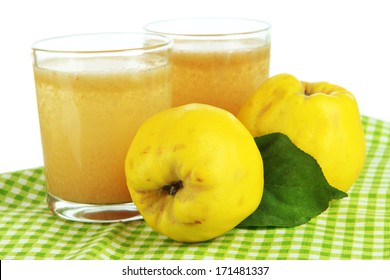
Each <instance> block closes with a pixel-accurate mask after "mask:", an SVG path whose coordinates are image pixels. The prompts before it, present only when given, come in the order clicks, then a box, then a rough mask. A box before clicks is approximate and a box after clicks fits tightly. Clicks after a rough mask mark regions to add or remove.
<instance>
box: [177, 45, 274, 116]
mask: <svg viewBox="0 0 390 280" xmlns="http://www.w3.org/2000/svg"><path fill="white" fill-rule="evenodd" d="M269 60H270V45H269V44H265V43H262V42H259V40H249V39H247V40H241V41H237V42H196V41H186V42H185V43H181V42H180V41H177V42H175V48H174V49H173V52H172V65H173V68H172V69H173V72H172V75H173V76H172V89H173V92H172V95H173V96H172V103H173V106H178V105H182V104H186V103H192V102H197V103H206V104H211V105H214V106H218V107H221V108H223V109H226V110H228V111H230V112H231V113H233V114H237V113H238V111H239V109H240V108H241V106H242V104H243V103H244V101H245V100H246V99H247V98H248V97H249V96H250V95H251V94H252V93H254V92H255V90H256V89H257V88H258V87H259V86H260V84H261V83H262V82H263V81H264V80H265V79H266V78H267V77H268V74H269Z"/></svg>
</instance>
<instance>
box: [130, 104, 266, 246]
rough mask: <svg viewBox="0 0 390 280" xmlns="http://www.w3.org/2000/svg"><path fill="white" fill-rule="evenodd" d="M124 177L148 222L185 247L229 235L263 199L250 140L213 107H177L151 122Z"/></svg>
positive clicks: (259, 165) (237, 124)
mask: <svg viewBox="0 0 390 280" xmlns="http://www.w3.org/2000/svg"><path fill="white" fill-rule="evenodd" d="M125 171H126V178H127V185H128V188H129V191H130V194H131V197H132V199H133V202H134V204H135V205H136V206H137V208H138V210H139V212H140V213H141V215H142V216H143V218H144V220H145V222H146V223H147V224H148V225H149V226H150V227H151V228H153V229H154V230H155V231H157V232H160V233H162V234H164V235H166V236H168V237H170V238H172V239H174V240H177V241H182V242H200V241H205V240H208V239H212V238H215V237H217V236H220V235H222V234H224V233H226V232H227V231H229V230H231V229H232V228H234V227H235V226H236V225H238V224H239V223H240V222H241V221H243V220H244V219H245V218H246V217H248V216H249V215H250V214H252V212H254V211H255V210H256V209H257V207H258V205H259V204H260V200H261V198H262V194H263V185H264V178H263V161H262V158H261V155H260V152H259V150H258V148H257V146H256V143H255V141H254V139H253V137H252V135H251V134H250V133H249V131H248V130H247V129H246V128H245V127H244V126H243V125H242V124H241V122H240V121H238V120H237V118H236V117H234V116H233V115H232V114H231V113H229V112H227V111H225V110H222V109H219V108H216V107H213V106H210V105H202V104H189V105H184V106H180V107H175V108H171V109H168V110H166V111H163V112H160V113H158V114H156V115H154V116H152V117H151V118H149V119H148V120H146V122H144V123H143V124H142V125H141V127H140V128H139V130H138V131H137V133H136V136H135V138H134V140H133V142H132V144H131V145H130V148H129V151H128V154H127V158H126V163H125Z"/></svg>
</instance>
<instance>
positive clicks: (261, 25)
mask: <svg viewBox="0 0 390 280" xmlns="http://www.w3.org/2000/svg"><path fill="white" fill-rule="evenodd" d="M202 21H204V22H205V21H214V22H219V23H222V22H223V21H225V22H227V21H230V22H242V23H245V22H246V23H251V24H252V25H257V26H258V27H256V28H249V29H247V30H243V31H232V32H210V33H208V32H175V31H168V30H167V28H165V29H164V28H159V27H158V26H159V25H162V24H169V23H174V22H177V23H191V22H192V23H195V22H202ZM153 25H156V26H157V27H158V28H152V26H153ZM176 26H180V25H176ZM143 28H144V30H145V31H147V32H151V33H155V34H156V33H157V34H160V35H166V36H182V37H223V36H235V35H250V34H256V33H261V32H266V31H269V30H270V29H271V24H269V23H268V22H266V21H262V20H258V19H251V18H239V17H188V18H171V19H163V20H158V21H153V22H150V23H148V24H145V25H144V27H143ZM171 29H172V28H171Z"/></svg>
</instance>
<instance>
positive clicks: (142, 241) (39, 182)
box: [0, 116, 390, 260]
mask: <svg viewBox="0 0 390 280" xmlns="http://www.w3.org/2000/svg"><path fill="white" fill-rule="evenodd" d="M362 121H363V125H364V128H365V133H366V139H367V160H366V164H365V166H364V169H363V171H362V173H361V175H360V177H359V179H358V180H357V181H356V183H355V184H354V186H353V187H352V189H351V190H350V191H349V193H348V197H347V198H344V199H342V200H338V201H332V202H331V204H330V206H329V208H328V209H327V210H326V211H325V212H323V213H322V214H320V215H319V216H317V217H315V218H313V219H312V220H311V221H309V222H308V223H306V224H304V225H301V226H297V227H294V228H257V229H233V230H231V231H229V232H228V233H227V234H225V235H223V236H220V237H218V238H216V239H214V240H211V241H208V242H203V243H198V244H185V243H179V242H175V241H172V240H170V239H168V238H166V237H164V236H162V235H160V234H158V233H156V232H154V231H153V230H151V229H150V228H149V227H148V226H147V225H146V224H145V222H144V221H136V222H127V223H120V222H119V223H112V224H87V223H80V222H71V221H65V220H62V219H60V218H58V217H56V216H54V215H53V214H52V213H51V212H50V211H49V210H48V208H47V206H46V202H45V187H44V184H45V181H44V174H43V169H42V168H41V167H40V168H34V169H28V170H21V171H17V172H12V173H5V174H1V175H0V259H267V260H274V259H390V123H388V122H383V121H380V120H377V119H373V118H369V117H366V116H363V117H362Z"/></svg>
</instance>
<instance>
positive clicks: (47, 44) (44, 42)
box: [31, 32, 172, 54]
mask: <svg viewBox="0 0 390 280" xmlns="http://www.w3.org/2000/svg"><path fill="white" fill-rule="evenodd" d="M126 36H128V37H130V36H132V37H138V38H141V37H144V38H145V37H146V38H150V39H159V40H160V42H158V43H157V42H156V43H153V44H150V45H142V46H132V45H134V43H132V40H131V37H130V39H129V40H128V42H126V44H128V46H125V45H123V42H122V45H123V46H121V47H99V46H95V47H91V46H90V47H89V48H86V47H74V46H73V47H71V46H70V45H67V46H63V47H59V46H60V45H59V44H58V43H59V42H61V41H62V42H63V43H66V42H68V43H69V42H70V40H74V39H84V40H85V39H87V38H92V37H95V39H97V38H98V37H100V39H103V38H106V39H107V38H108V37H121V38H125V37H126ZM106 43H107V42H106ZM114 44H115V43H112V45H114ZM171 44H172V40H171V39H170V38H169V37H167V36H165V35H162V34H156V33H150V32H103V33H82V34H70V35H63V36H56V37H50V38H46V39H41V40H38V41H36V42H34V43H33V44H32V45H31V49H32V50H33V51H34V52H36V51H40V52H51V53H79V54H88V53H90V54H92V53H113V52H126V51H149V50H157V49H159V48H164V47H167V48H168V47H169V46H170V45H171ZM54 46H56V47H54ZM80 46H81V45H80Z"/></svg>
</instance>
